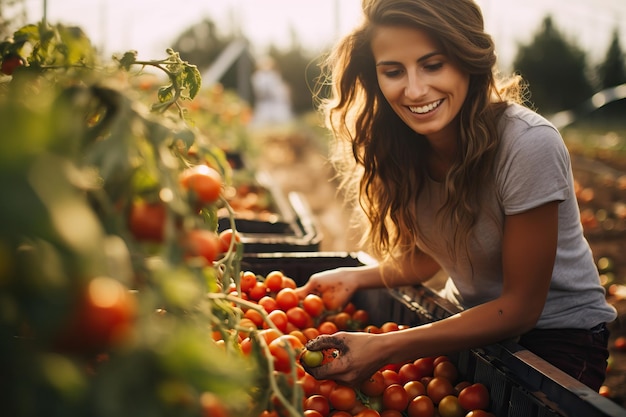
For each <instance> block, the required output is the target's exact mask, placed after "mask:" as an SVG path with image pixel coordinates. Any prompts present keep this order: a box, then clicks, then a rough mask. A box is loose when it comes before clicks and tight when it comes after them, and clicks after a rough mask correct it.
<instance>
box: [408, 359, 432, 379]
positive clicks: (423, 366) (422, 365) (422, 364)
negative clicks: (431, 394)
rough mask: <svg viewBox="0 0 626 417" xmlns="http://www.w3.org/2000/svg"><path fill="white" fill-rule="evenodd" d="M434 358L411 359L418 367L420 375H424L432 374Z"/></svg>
mask: <svg viewBox="0 0 626 417" xmlns="http://www.w3.org/2000/svg"><path fill="white" fill-rule="evenodd" d="M434 361H435V358H434V357H425V358H419V359H416V360H414V361H413V363H414V364H415V366H417V368H418V369H419V371H420V373H421V374H422V377H425V376H433V371H434V370H435V365H434Z"/></svg>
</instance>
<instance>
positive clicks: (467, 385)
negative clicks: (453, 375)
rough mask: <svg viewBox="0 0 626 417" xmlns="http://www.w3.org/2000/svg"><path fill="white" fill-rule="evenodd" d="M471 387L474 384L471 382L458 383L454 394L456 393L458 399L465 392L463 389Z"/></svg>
mask: <svg viewBox="0 0 626 417" xmlns="http://www.w3.org/2000/svg"><path fill="white" fill-rule="evenodd" d="M470 385H472V383H471V382H469V381H461V382H459V383H457V384H456V385H455V386H454V393H455V395H456V396H457V397H458V396H459V393H460V392H461V391H462V390H463V388H465V387H469V386H470Z"/></svg>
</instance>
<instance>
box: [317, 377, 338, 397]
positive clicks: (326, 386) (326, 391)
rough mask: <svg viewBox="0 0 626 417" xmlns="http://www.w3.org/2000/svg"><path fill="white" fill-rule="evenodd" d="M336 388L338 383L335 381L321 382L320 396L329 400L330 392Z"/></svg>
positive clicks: (326, 380)
mask: <svg viewBox="0 0 626 417" xmlns="http://www.w3.org/2000/svg"><path fill="white" fill-rule="evenodd" d="M336 386H337V383H336V382H335V381H333V380H332V379H324V380H322V381H320V386H319V389H320V394H321V395H323V396H324V397H326V398H328V396H329V395H330V392H331V391H332V390H334V389H335V387H336Z"/></svg>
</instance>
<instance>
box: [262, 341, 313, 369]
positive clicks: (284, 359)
mask: <svg viewBox="0 0 626 417" xmlns="http://www.w3.org/2000/svg"><path fill="white" fill-rule="evenodd" d="M269 348H270V352H271V354H272V356H273V357H274V368H275V369H276V370H277V371H279V372H290V371H291V366H292V364H295V358H297V357H298V356H299V354H300V351H301V350H302V349H303V348H304V346H303V345H302V342H300V340H299V339H298V338H297V337H295V336H292V335H289V334H285V335H282V336H278V337H277V338H276V339H274V340H272V342H271V343H270V344H269Z"/></svg>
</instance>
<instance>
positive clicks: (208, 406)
mask: <svg viewBox="0 0 626 417" xmlns="http://www.w3.org/2000/svg"><path fill="white" fill-rule="evenodd" d="M200 407H201V409H202V417H228V416H229V415H230V414H229V413H228V409H227V408H226V405H225V404H224V403H223V402H222V400H221V399H220V398H219V397H218V396H217V395H216V394H214V393H212V392H204V393H202V395H201V396H200Z"/></svg>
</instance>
